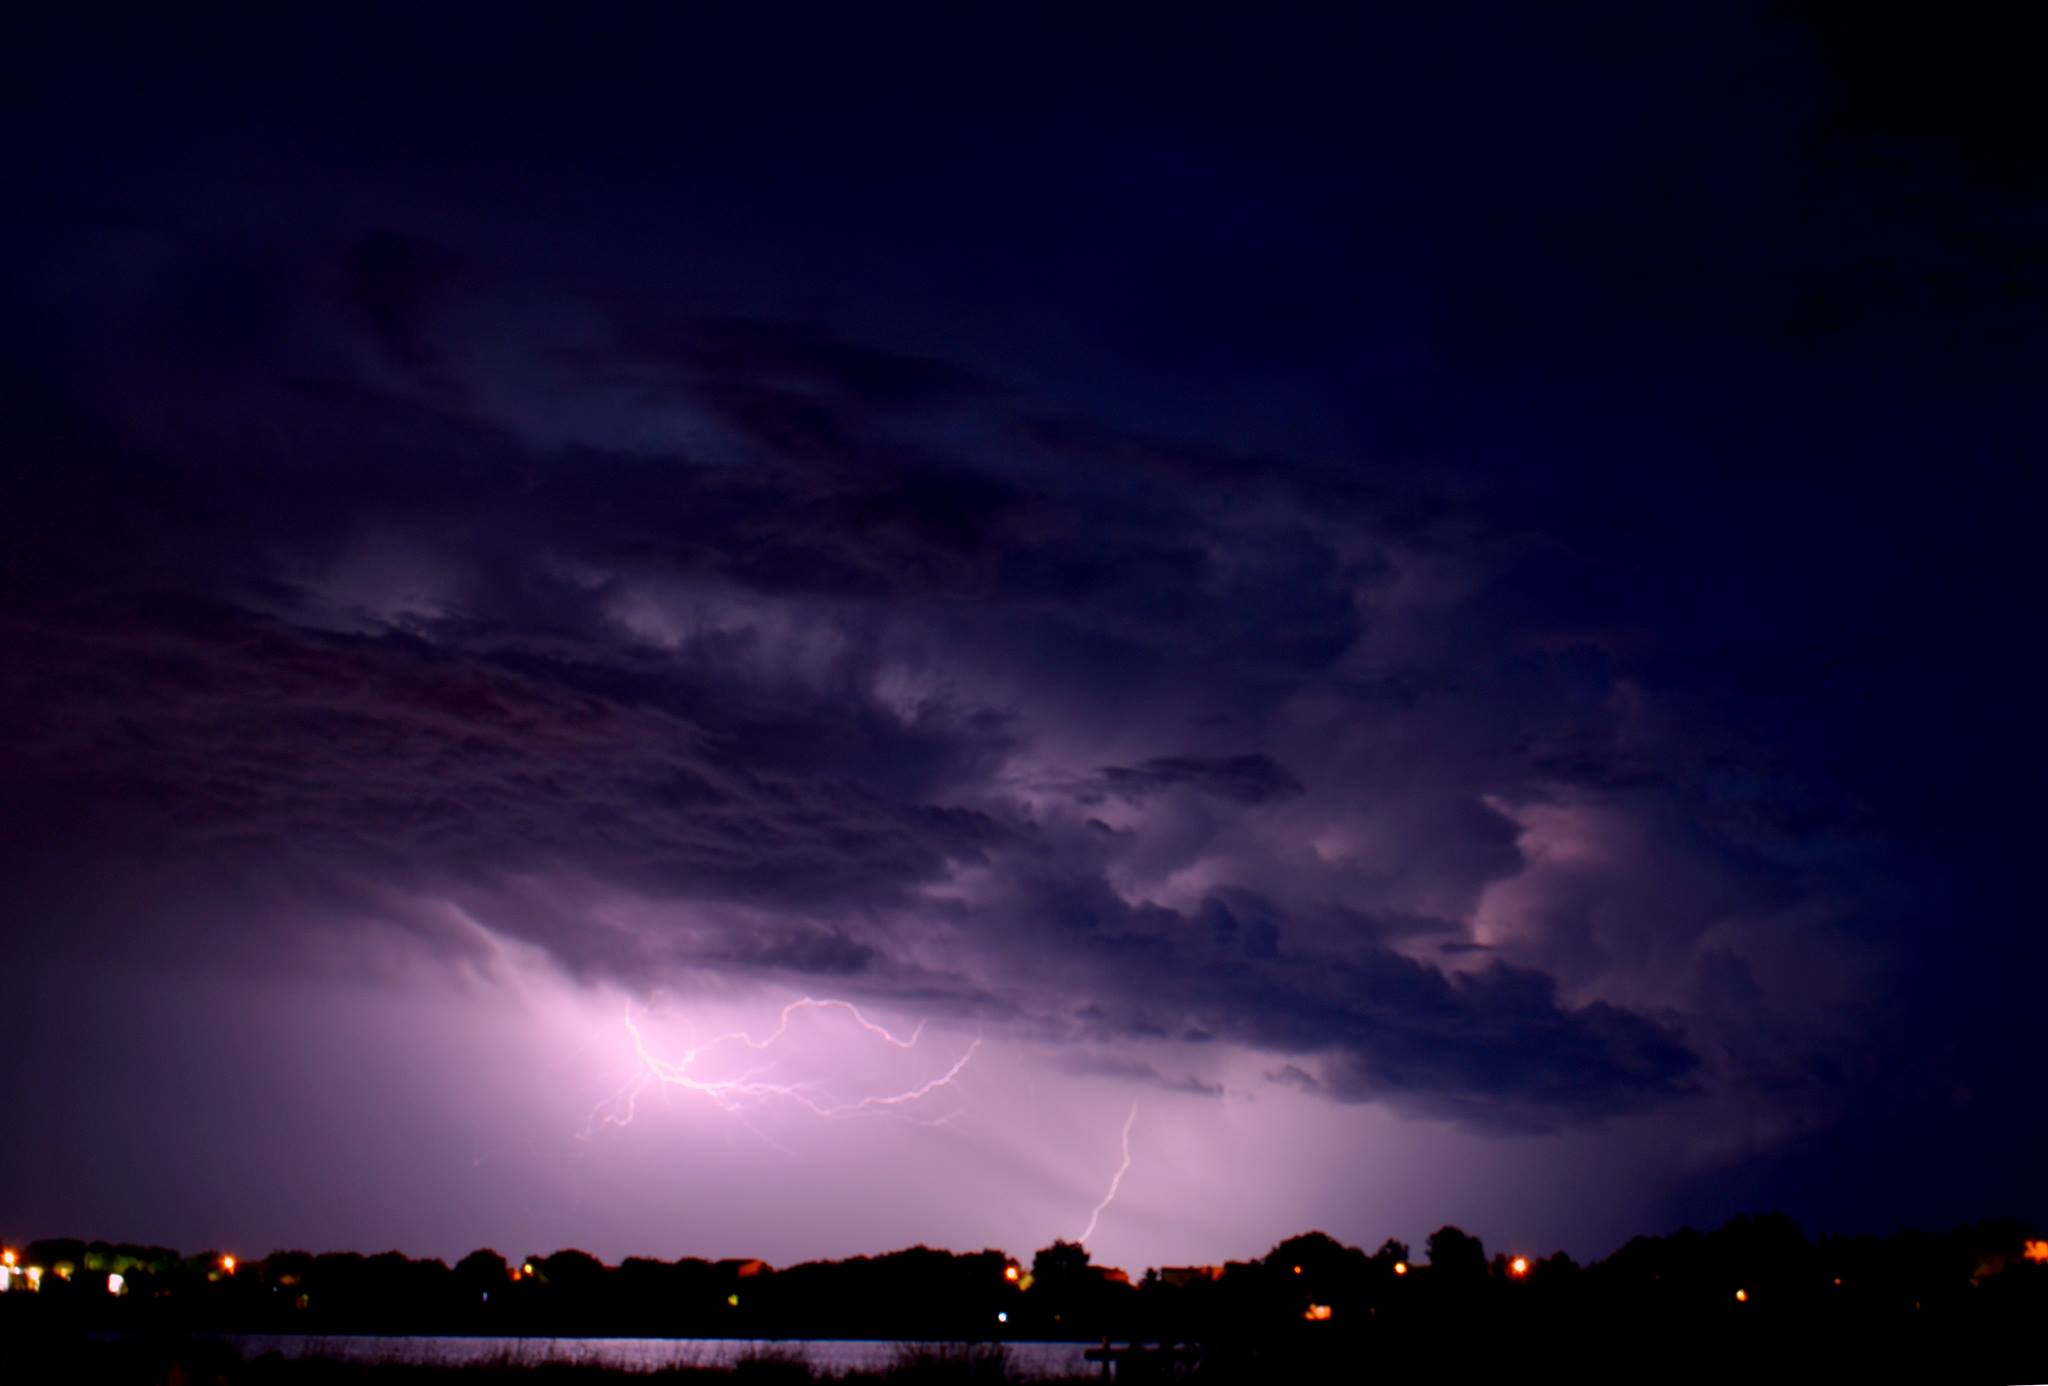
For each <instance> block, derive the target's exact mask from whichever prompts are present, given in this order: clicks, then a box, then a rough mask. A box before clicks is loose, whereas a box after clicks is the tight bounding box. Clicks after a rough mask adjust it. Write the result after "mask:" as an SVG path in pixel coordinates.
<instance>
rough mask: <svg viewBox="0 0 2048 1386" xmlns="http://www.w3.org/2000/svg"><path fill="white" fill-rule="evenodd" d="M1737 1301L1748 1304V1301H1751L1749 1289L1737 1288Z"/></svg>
mask: <svg viewBox="0 0 2048 1386" xmlns="http://www.w3.org/2000/svg"><path fill="white" fill-rule="evenodd" d="M1735 1302H1736V1303H1737V1304H1747V1303H1749V1291H1747V1290H1737V1291H1736V1292H1735Z"/></svg>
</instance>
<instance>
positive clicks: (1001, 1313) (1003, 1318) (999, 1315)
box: [996, 1309, 1010, 1323]
mask: <svg viewBox="0 0 2048 1386" xmlns="http://www.w3.org/2000/svg"><path fill="white" fill-rule="evenodd" d="M1009 1321H1010V1311H1009V1310H1007V1309H998V1310H996V1322H997V1323H1008V1322H1009Z"/></svg>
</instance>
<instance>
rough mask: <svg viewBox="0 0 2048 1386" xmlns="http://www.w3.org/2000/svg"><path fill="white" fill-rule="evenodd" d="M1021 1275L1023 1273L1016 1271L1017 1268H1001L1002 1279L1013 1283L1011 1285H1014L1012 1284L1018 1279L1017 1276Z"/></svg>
mask: <svg viewBox="0 0 2048 1386" xmlns="http://www.w3.org/2000/svg"><path fill="white" fill-rule="evenodd" d="M1021 1274H1023V1272H1022V1271H1020V1270H1018V1269H1017V1267H1015V1266H1004V1267H1003V1279H1005V1280H1008V1281H1011V1282H1013V1283H1014V1282H1015V1281H1016V1279H1017V1277H1018V1276H1019V1275H1021Z"/></svg>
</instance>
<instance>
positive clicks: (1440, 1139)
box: [0, 4, 2048, 1269]
mask: <svg viewBox="0 0 2048 1386" xmlns="http://www.w3.org/2000/svg"><path fill="white" fill-rule="evenodd" d="M169 8H172V9H192V10H199V9H202V8H203V9H204V13H203V14H201V15H199V16H196V17H194V16H189V15H188V16H183V17H167V16H159V17H157V18H152V19H143V18H137V17H135V16H132V15H124V14H123V13H122V12H121V11H120V10H119V9H102V8H96V7H87V6H77V7H73V6H52V7H44V9H45V14H44V15H43V17H42V18H41V19H39V20H35V21H31V23H30V24H29V26H28V27H22V21H21V20H19V19H17V20H15V21H10V29H11V30H12V33H11V36H10V37H9V39H8V40H7V41H6V42H4V43H0V51H4V53H5V57H4V59H0V63H4V72H0V78H4V80H0V131H4V134H5V147H6V150H7V155H8V157H7V170H8V173H7V179H6V183H7V190H8V191H7V197H6V203H7V207H8V211H7V214H6V215H5V216H4V217H0V445H4V446H0V457H4V462H0V466H4V473H0V475H4V492H0V502H4V503H0V821H4V831H0V1231H4V1232H5V1233H6V1235H7V1237H8V1238H10V1239H14V1240H19V1239H25V1238H28V1237H32V1236H46V1235H60V1234H63V1235H78V1236H87V1237H94V1236H98V1237H107V1238H116V1239H134V1240H153V1241H162V1242H168V1243H171V1244H174V1245H180V1246H184V1247H186V1248H187V1249H196V1248H199V1247H202V1246H209V1245H213V1246H224V1247H231V1248H235V1249H238V1250H241V1251H242V1252H243V1253H244V1254H246V1255H256V1254H261V1253H263V1252H265V1251H268V1250H269V1249H271V1248H273V1247H283V1246H294V1247H307V1248H311V1249H315V1250H320V1249H339V1248H353V1249H359V1250H366V1251H373V1250H381V1249H384V1248H386V1247H397V1248H400V1249H402V1250H405V1251H408V1252H410V1253H413V1254H421V1255H439V1256H444V1257H451V1258H452V1257H454V1256H457V1255H460V1254H461V1253H463V1252H465V1251H467V1250H469V1249H470V1248H472V1247H476V1246H479V1245H491V1246H496V1247H498V1248H500V1249H501V1250H504V1251H506V1252H507V1253H508V1254H515V1255H516V1254H519V1253H522V1252H525V1251H528V1250H545V1249H551V1248H554V1247H559V1246H578V1247H583V1248H585V1249H587V1250H590V1251H592V1252H594V1253H596V1254H598V1255H600V1256H603V1257H605V1258H607V1259H616V1258H618V1257H622V1256H625V1255H628V1254H647V1255H659V1256H663V1257H674V1256H678V1255H684V1254H695V1255H706V1256H729V1255H759V1256H763V1257H766V1258H768V1259H769V1260H771V1261H774V1262H777V1263H785V1262H788V1261H792V1260H797V1259H803V1258H809V1257H818V1256H840V1255H848V1254H856V1253H870V1252H878V1251H883V1250H887V1249H890V1248H894V1247H899V1246H904V1245H909V1244H911V1243H915V1242H920V1241H922V1242H926V1243H930V1244H933V1245H943V1246H951V1247H956V1248H961V1249H972V1248H977V1247H981V1246H985V1245H994V1246H1001V1247H1005V1248H1008V1249H1009V1250H1011V1251H1012V1252H1013V1253H1018V1254H1028V1253H1029V1252H1030V1251H1031V1250H1032V1249H1034V1248H1036V1247H1039V1246H1042V1245H1045V1244H1046V1243H1048V1242H1050V1241H1051V1240H1052V1239H1054V1238H1055V1237H1070V1238H1071V1237H1074V1236H1076V1235H1078V1234H1080V1233H1081V1232H1083V1230H1084V1229H1086V1228H1087V1227H1088V1226H1089V1224H1090V1221H1091V1214H1093V1213H1095V1211H1096V1210H1097V1206H1098V1204H1100V1203H1101V1202H1102V1201H1103V1199H1104V1197H1105V1195H1106V1194H1107V1193H1108V1192H1109V1191H1110V1189H1111V1187H1112V1181H1113V1180H1114V1179H1115V1178H1116V1176H1117V1175H1118V1172H1119V1170H1120V1168H1122V1167H1123V1166H1124V1165H1125V1164H1126V1162H1127V1164H1128V1168H1127V1169H1124V1171H1123V1174H1122V1178H1121V1182H1120V1183H1118V1184H1116V1185H1115V1188H1116V1196H1115V1198H1114V1200H1112V1201H1111V1202H1110V1203H1109V1205H1108V1206H1107V1207H1106V1208H1103V1209H1102V1210H1101V1212H1100V1216H1099V1217H1098V1218H1095V1220H1094V1221H1095V1223H1096V1226H1095V1228H1094V1231H1093V1233H1092V1235H1090V1236H1089V1238H1088V1245H1089V1247H1090V1249H1091V1251H1092V1252H1093V1253H1094V1254H1095V1256H1096V1258H1097V1259H1098V1260H1101V1261H1106V1262H1110V1263H1114V1264H1121V1265H1125V1266H1129V1267H1132V1268H1133V1269H1136V1268H1140V1267H1143V1266H1146V1265H1158V1264H1171V1263H1182V1262H1190V1261H1204V1262H1206V1261H1218V1260H1222V1259H1223V1258H1225V1257H1232V1256H1236V1257H1242V1256H1248V1255H1255V1254H1259V1253H1261V1252H1263V1251H1264V1250H1265V1249H1266V1248H1267V1247H1269V1246H1271V1245H1272V1244H1273V1243H1274V1242H1275V1241H1277V1240H1279V1239H1280V1238H1282V1237H1284V1236H1287V1235H1290V1234H1293V1233H1296V1232H1300V1231H1303V1230H1305V1229H1308V1228H1312V1227H1313V1228H1321V1229H1324V1230H1326V1231H1328V1232H1330V1233H1332V1234H1333V1235H1335V1236H1337V1237H1339V1238H1342V1239H1344V1240H1347V1241H1351V1242H1355V1243H1363V1244H1365V1245H1367V1246H1374V1245H1377V1244H1378V1243H1379V1241H1380V1240H1381V1239H1382V1238H1384V1237H1387V1236H1400V1237H1404V1238H1408V1239H1411V1240H1415V1241H1419V1240H1420V1239H1421V1238H1422V1237H1423V1236H1424V1235H1426V1234H1427V1233H1428V1232H1429V1231H1430V1230H1431V1229H1432V1228H1434V1227H1436V1226H1438V1225H1439V1224H1441V1223H1445V1222H1452V1223H1456V1224H1458V1225H1460V1226H1463V1227H1464V1228H1466V1229H1467V1230H1469V1231H1472V1232H1475V1233H1477V1234H1479V1235H1481V1236H1483V1237H1484V1238H1485V1239H1486V1240H1487V1242H1488V1244H1489V1245H1490V1246H1512V1247H1523V1248H1528V1249H1530V1250H1538V1251H1549V1250H1552V1249H1555V1248H1559V1247H1562V1248H1565V1249H1568V1250H1570V1251H1571V1252H1573V1253H1574V1254H1575V1255H1578V1256H1580V1257H1582V1258H1583V1257H1588V1256H1598V1255H1603V1254H1605V1253H1607V1252H1608V1251H1611V1250H1612V1249H1613V1248H1614V1247H1615V1246H1616V1245H1618V1244H1619V1243H1620V1242H1621V1241H1622V1240H1624V1239H1625V1238H1627V1237H1628V1236H1629V1235H1632V1234H1634V1233H1637V1232H1656V1231H1665V1230H1669V1229H1670V1228H1673V1227H1675V1226H1677V1225H1679V1224H1680V1223H1682V1222H1686V1221H1691V1222H1694V1223H1718V1222H1719V1221H1721V1220H1722V1219H1725V1218H1726V1217H1729V1216H1731V1215H1733V1214H1735V1213H1738V1212H1750V1213H1761V1212H1765V1211H1769V1210H1773V1209H1782V1210H1784V1211H1786V1212H1789V1213H1790V1214H1792V1215H1793V1216H1794V1217H1796V1218H1797V1219H1799V1220H1800V1222H1801V1223H1802V1225H1803V1226H1804V1227H1806V1228H1807V1230H1808V1231H1809V1232H1826V1231H1873V1232H1884V1231H1890V1230H1893V1229H1895V1228H1897V1227H1899V1226H1902V1225H1912V1224H1921V1225H1945V1224H1947V1223H1951V1222H1955V1221H1959V1220H1962V1219H1968V1218H1979V1217H1993V1216H2017V1217H2031V1218H2034V1219H2037V1220H2038V1219H2043V1218H2048V1187H2044V1185H2043V1183H2042V1181H2041V1179H2040V1177H2039V1174H2040V1168H2041V1151H2042V1148H2043V1141H2044V1139H2048V1093H2044V1086H2048V1085H2044V1083H2043V1081H2042V1078H2041V1075H2040V1073H2039V1070H2038V1067H2037V1064H2038V1057H2039V1054H2040V1050H2041V1034H2042V1029H2041V1027H2042V1023H2043V1016H2044V1009H2043V1008H2044V998H2048V944H2044V933H2043V928H2042V924H2041V921H2040V910H2041V903H2040V902H2041V895H2042V891H2041V886H2040V874H2041V870H2042V864H2043V861H2044V856H2043V841H2044V836H2043V808H2042V804H2043V801H2044V795H2048V751H2044V741H2043V730H2042V723H2043V707H2044V706H2048V695H2044V687H2043V684H2044V673H2048V658H2044V641H2043V634H2042V632H2043V627H2044V623H2043V620H2042V617H2041V613H2040V599H2041V597H2042V596H2043V593H2044V583H2043V582H2042V580H2041V576H2040V557H2039V547H2038V545H2039V542H2040V537H2039V536H2040V529H2041V525H2042V521H2043V515H2044V501H2048V495H2044V491H2048V488H2044V486H2043V484H2042V482H2041V480H2040V471H2039V466H2040V461H2041V459H2042V458H2043V457H2044V456H2048V446H2044V445H2048V410H2044V400H2048V391H2044V389H2043V383H2044V381H2048V349H2044V343H2048V337H2044V327H2048V255H2044V246H2048V191H2044V189H2048V181H2044V178H2043V167H2044V165H2043V150H2044V148H2048V140H2044V136H2048V121H2044V119H2043V116H2044V110H2048V104H2044V101H2043V87H2042V85H2041V83H2040V81H2039V79H2038V77H2037V65H2038V48H2034V47H2031V46H2030V45H2028V44H2027V43H2025V42H2023V41H2022V40H2021V38H2020V36H2019V34H2018V33H2017V32H2016V31H2009V30H2007V29H2005V28H2004V27H2002V25H2001V24H2000V23H1997V22H1991V21H1989V20H1971V19H1968V18H1962V17H1958V16H1957V15H1956V14H1954V13H1953V12H1939V13H1937V11H1934V10H1930V9H1928V8H1927V7H1913V6H1899V7H1895V8H1894V7H1888V6H1883V5H1876V6H1871V5H1843V6H1840V7H1832V8H1809V7H1798V6H1789V7H1788V6H1772V7H1768V8H1752V7H1748V6H1743V5H1719V4H1715V5H1703V6H1700V7H1698V8H1697V9H1696V10H1688V9H1686V8H1684V7H1673V6H1660V5H1651V6H1642V5H1616V6H1611V7H1609V6H1595V7H1564V8H1565V9H1568V11H1569V12H1568V13H1564V12H1560V9H1559V8H1557V7H1545V6H1534V7H1527V6H1501V7H1498V8H1495V7H1477V8H1465V7H1457V6H1384V7H1367V6H1330V7H1326V8H1309V9H1288V8H1284V7H1280V8H1276V7H1273V6H1266V5H1260V6H1250V5H1247V6H1242V7H1239V8H1237V9H1235V10H1223V11H1205V10H1198V9H1196V8H1194V7H1188V6H1174V7H1161V8H1157V9H1153V8H1142V9H1141V8H1136V7H1121V6H1091V7H1084V8H1077V9H1074V10H1071V11H1068V10H1060V9H1056V8H1053V7H1041V6H1035V5H1027V6H995V5H954V6H945V7H938V8H934V9H930V10H913V9H907V8H897V7H887V6H868V5H842V6H818V7H782V6H736V7H714V6H693V5H673V6H659V7H649V8H647V9H644V10H636V9H621V8H616V7H608V6H600V5H574V6H571V5H561V6H556V7H553V8H552V9H550V10H545V11H540V12H529V11H526V10H524V9H523V8H521V7H517V6H511V5H486V6H476V7H464V6H458V5H454V4H431V5H407V6H390V7H386V6H376V5H348V6H331V7H318V8H313V9H302V10H301V11H300V12H299V14H298V15H297V16H296V17H288V18H279V17H278V16H276V15H274V14H268V13H258V12H254V11H247V12H245V11H243V10H241V9H239V8H235V7H212V6H208V7H199V6H178V7H169ZM266 8H267V7H266ZM721 11H722V12H721ZM1376 11H1378V12H1376ZM1421 12H1426V13H1421ZM802 998H812V999H813V1000H816V1001H820V1002H833V1003H840V1002H843V1003H848V1004H846V1005H841V1004H823V1005H802V1004H799V1005H797V1006H796V1007H795V1008H794V1009H790V1010H787V1011H786V1012H785V1007H788V1006H790V1003H792V1002H799V1001H800V1000H801V999H802ZM853 1008H857V1010H856V1009H853ZM783 1019H786V1021H787V1024H786V1025H784V1026H782V1028H780V1029H779V1030H778V1025H779V1023H780V1021H782V1020H783ZM733 1034H744V1035H745V1036H747V1037H748V1039H747V1040H740V1039H734V1038H725V1039H720V1038H718V1037H719V1036H730V1035H733Z"/></svg>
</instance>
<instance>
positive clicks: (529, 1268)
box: [519, 1261, 533, 1275]
mask: <svg viewBox="0 0 2048 1386" xmlns="http://www.w3.org/2000/svg"><path fill="white" fill-rule="evenodd" d="M519 1269H520V1270H521V1271H522V1272H524V1273H525V1274H527V1275H532V1274H533V1262H531V1261H528V1262H527V1263H526V1264H525V1265H523V1266H521V1267H520V1268H519Z"/></svg>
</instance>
